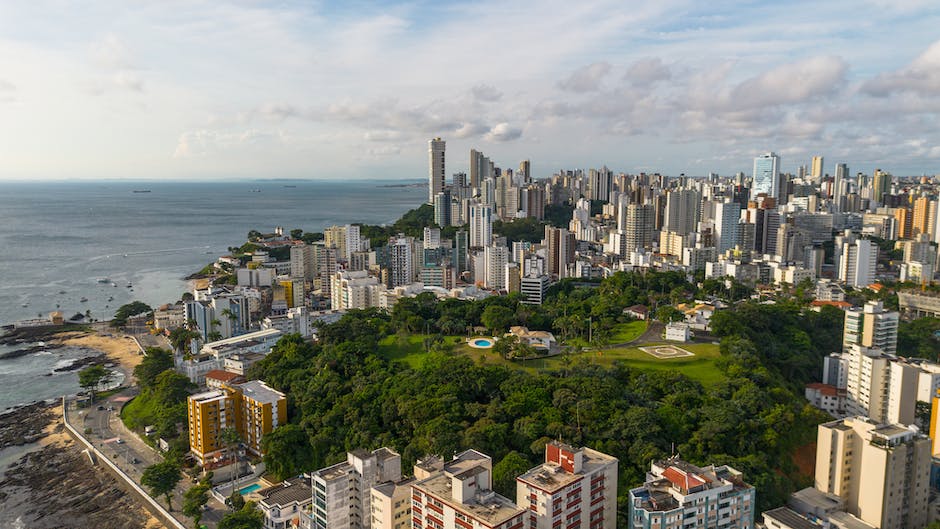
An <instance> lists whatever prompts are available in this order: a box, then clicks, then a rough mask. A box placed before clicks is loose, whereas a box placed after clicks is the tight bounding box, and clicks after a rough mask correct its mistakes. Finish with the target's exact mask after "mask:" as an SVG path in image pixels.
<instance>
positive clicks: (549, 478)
mask: <svg viewBox="0 0 940 529" xmlns="http://www.w3.org/2000/svg"><path fill="white" fill-rule="evenodd" d="M552 443H554V444H555V445H556V446H558V447H559V448H560V449H562V450H565V451H568V452H577V451H578V450H581V454H582V455H581V458H582V459H581V472H579V473H571V472H568V471H566V470H565V469H563V468H561V467H560V466H559V465H557V464H555V463H542V464H541V465H539V466H537V467H535V468H533V469H531V470H529V471H528V472H526V473H525V474H523V475H521V476H519V477H518V478H516V479H518V480H519V481H522V482H523V483H528V484H530V485H532V486H534V487H536V488H539V489H541V490H544V491H547V492H549V493H553V492H555V491H557V490H558V489H561V488H564V487H567V486H568V485H570V484H571V483H574V482H575V481H577V480H579V479H581V477H582V476H583V475H585V474H590V473H592V472H594V471H595V470H597V469H598V468H599V467H602V466H605V465H609V464H611V463H612V462H616V461H617V458H615V457H612V456H609V455H607V454H603V453H601V452H598V451H596V450H592V449H590V448H587V447H585V448H581V449H578V448H574V447H573V446H571V445H568V444H565V443H562V442H559V441H552Z"/></svg>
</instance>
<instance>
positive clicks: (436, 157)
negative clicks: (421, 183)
mask: <svg viewBox="0 0 940 529" xmlns="http://www.w3.org/2000/svg"><path fill="white" fill-rule="evenodd" d="M445 147H446V142H445V141H444V140H442V139H440V138H434V139H433V140H428V204H434V195H437V194H438V193H440V192H441V191H443V190H444V175H445V174H446V173H445V172H444V149H445Z"/></svg>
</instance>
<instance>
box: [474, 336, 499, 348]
mask: <svg viewBox="0 0 940 529" xmlns="http://www.w3.org/2000/svg"><path fill="white" fill-rule="evenodd" d="M494 341H495V340H493V339H490V338H474V339H472V340H470V342H469V344H470V347H475V348H477V349H489V348H490V347H493V342H494Z"/></svg>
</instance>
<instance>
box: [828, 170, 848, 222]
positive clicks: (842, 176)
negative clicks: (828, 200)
mask: <svg viewBox="0 0 940 529" xmlns="http://www.w3.org/2000/svg"><path fill="white" fill-rule="evenodd" d="M848 176H849V166H847V165H846V164H844V163H840V164H836V174H835V177H834V179H833V181H832V205H833V209H834V210H835V211H842V210H843V205H842V199H843V197H845V195H846V194H847V190H846V187H847V186H848V181H847V180H846V179H847V178H848Z"/></svg>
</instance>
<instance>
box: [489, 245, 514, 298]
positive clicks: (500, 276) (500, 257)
mask: <svg viewBox="0 0 940 529" xmlns="http://www.w3.org/2000/svg"><path fill="white" fill-rule="evenodd" d="M483 261H484V263H485V265H484V266H485V276H484V280H483V287H484V288H488V289H491V290H499V291H505V290H506V289H507V285H506V264H507V263H508V262H509V248H507V247H505V246H487V247H486V248H484V249H483Z"/></svg>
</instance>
